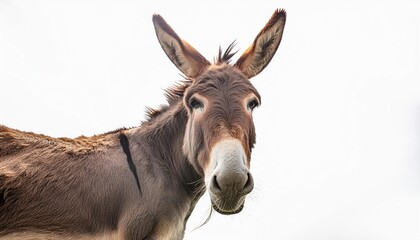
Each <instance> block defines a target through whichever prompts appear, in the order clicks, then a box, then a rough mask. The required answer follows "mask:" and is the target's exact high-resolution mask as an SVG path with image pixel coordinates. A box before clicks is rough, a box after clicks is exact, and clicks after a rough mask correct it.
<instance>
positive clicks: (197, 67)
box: [153, 14, 210, 78]
mask: <svg viewBox="0 0 420 240" xmlns="http://www.w3.org/2000/svg"><path fill="white" fill-rule="evenodd" d="M153 24H154V26H155V31H156V36H157V38H158V40H159V43H160V46H161V47H162V49H163V51H164V52H165V53H166V55H167V56H168V57H169V59H171V61H172V63H173V64H175V66H176V67H177V68H178V69H179V70H180V71H181V72H182V73H183V74H185V75H186V76H187V77H190V78H195V77H196V76H198V75H199V74H200V73H201V72H202V71H203V70H204V68H206V67H207V66H208V65H210V62H209V61H207V59H206V58H204V57H203V56H202V55H201V54H200V53H199V52H198V51H197V50H195V48H193V47H192V46H191V45H190V44H188V43H187V42H186V41H184V40H182V39H181V38H180V37H179V36H178V35H177V34H176V33H175V31H174V30H173V29H172V28H171V26H169V24H168V23H166V21H165V19H163V18H162V17H161V16H160V15H157V14H155V15H153Z"/></svg>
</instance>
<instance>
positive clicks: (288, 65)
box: [0, 0, 420, 240]
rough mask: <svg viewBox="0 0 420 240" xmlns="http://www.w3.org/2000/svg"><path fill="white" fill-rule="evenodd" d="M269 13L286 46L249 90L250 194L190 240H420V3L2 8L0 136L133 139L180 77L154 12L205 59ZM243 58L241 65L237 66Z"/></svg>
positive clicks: (302, 0) (17, 4)
mask: <svg viewBox="0 0 420 240" xmlns="http://www.w3.org/2000/svg"><path fill="white" fill-rule="evenodd" d="M276 8H285V9H286V10H287V13H288V15H287V23H286V28H285V32H284V36H283V41H282V43H281V45H280V48H279V50H278V52H277V54H276V56H275V57H274V59H273V60H272V62H271V64H270V65H269V66H268V67H267V68H266V69H265V70H264V72H263V73H262V74H260V75H259V76H257V77H255V78H254V79H252V82H253V83H254V85H255V86H256V88H257V89H258V90H259V92H260V94H261V95H262V102H263V104H262V106H261V107H260V108H259V109H258V110H256V111H255V112H254V117H255V124H256V127H257V134H258V137H257V145H256V148H255V150H254V153H253V158H252V172H253V174H254V177H255V181H256V187H255V190H254V191H253V192H252V193H251V195H250V196H249V197H248V199H247V201H246V206H245V209H244V210H243V212H241V213H240V214H238V215H235V216H222V215H219V214H214V216H213V217H212V219H211V220H210V222H209V223H208V224H207V225H205V226H203V227H202V228H199V229H198V230H195V231H192V230H193V229H194V228H195V227H197V226H199V225H200V224H201V223H202V222H203V221H204V220H205V218H206V217H207V214H208V212H209V200H208V196H207V195H205V196H204V197H203V199H202V201H201V202H200V203H199V204H198V206H197V208H196V209H195V211H194V214H193V216H192V217H191V218H190V221H189V223H188V226H187V230H186V239H296V240H297V239H302V240H307V239H309V240H312V239H320V240H329V239H331V240H337V239H339V240H346V239H357V240H363V239H368V240H376V239H378V240H384V239H395V240H403V239H406V240H407V239H420V70H419V69H420V17H419V16H420V2H419V1H415V0H412V1H410V0H398V1H397V0H395V1H387V0H383V1H379V0H377V1H374V0H363V1H362V0H355V1H349V0H338V1H327V0H320V1H311V0H295V1H292V0H289V1H288V0H282V1H242V0H241V1H239V0H237V1H221V0H220V1H219V0H217V1H216V0H212V1H208V2H199V1H192V0H191V1H168V2H163V1H140V0H139V1H128V0H123V1H99V0H95V1H94V0H87V1H81V0H78V1H61V0H50V1H29V0H27V1H7V0H0V124H4V125H6V126H9V127H12V128H17V129H20V130H25V131H33V132H36V133H44V134H47V135H51V136H56V137H59V136H67V137H76V136H79V135H82V134H83V135H93V134H98V133H102V132H106V131H109V130H113V129H116V128H119V127H123V126H125V127H130V126H138V125H139V123H140V121H141V120H142V119H144V108H145V106H152V107H153V106H157V105H159V104H162V103H165V100H164V97H163V90H162V89H164V88H166V87H168V86H170V85H171V84H173V83H174V82H175V81H176V80H180V79H181V77H180V76H179V75H178V73H179V72H178V70H177V69H176V68H175V67H174V66H173V65H172V63H171V62H170V61H169V59H167V57H166V56H165V54H164V53H163V51H162V50H161V49H160V46H159V44H158V41H157V39H156V36H155V33H154V29H153V25H152V21H151V17H152V14H153V13H160V14H162V15H163V16H164V17H165V19H166V20H167V21H168V22H169V24H171V25H172V27H173V28H174V29H175V30H176V31H177V32H178V34H179V35H180V36H181V37H182V38H184V39H186V40H187V41H189V42H190V43H191V44H192V45H193V46H194V47H196V48H197V49H198V50H200V51H201V53H202V54H203V55H204V56H206V57H207V58H208V59H209V60H212V59H213V57H214V56H215V55H216V53H217V49H218V46H219V44H221V45H222V46H224V47H226V46H227V45H228V44H229V43H230V42H231V41H233V40H235V39H237V43H238V48H239V49H241V50H240V52H242V51H243V50H244V49H246V48H247V47H248V46H249V44H251V42H252V41H253V39H254V37H255V36H256V34H257V33H258V32H259V30H260V29H261V28H262V27H263V26H264V24H265V23H266V22H267V20H268V19H269V17H270V16H271V14H272V13H273V11H274V10H275V9H276ZM237 57H239V56H237Z"/></svg>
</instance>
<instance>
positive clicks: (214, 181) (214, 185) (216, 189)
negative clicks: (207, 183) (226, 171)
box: [211, 175, 222, 192]
mask: <svg viewBox="0 0 420 240" xmlns="http://www.w3.org/2000/svg"><path fill="white" fill-rule="evenodd" d="M211 189H212V190H213V191H214V192H220V191H222V189H221V188H220V185H219V183H218V182H217V176H216V175H214V176H213V178H212V179H211Z"/></svg>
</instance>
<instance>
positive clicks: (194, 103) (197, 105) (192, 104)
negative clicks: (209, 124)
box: [190, 98, 203, 109]
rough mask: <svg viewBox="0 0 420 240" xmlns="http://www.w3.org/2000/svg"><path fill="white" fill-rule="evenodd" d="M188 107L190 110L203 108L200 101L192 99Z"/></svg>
mask: <svg viewBox="0 0 420 240" xmlns="http://www.w3.org/2000/svg"><path fill="white" fill-rule="evenodd" d="M190 107H191V108H192V109H198V108H203V104H202V103H201V102H200V101H198V100H197V99H195V98H193V99H191V101H190Z"/></svg>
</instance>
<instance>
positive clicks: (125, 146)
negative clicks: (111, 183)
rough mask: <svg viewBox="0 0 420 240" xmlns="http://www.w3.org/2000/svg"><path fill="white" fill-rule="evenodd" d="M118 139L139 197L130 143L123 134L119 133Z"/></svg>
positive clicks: (138, 182)
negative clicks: (134, 180)
mask: <svg viewBox="0 0 420 240" xmlns="http://www.w3.org/2000/svg"><path fill="white" fill-rule="evenodd" d="M119 138H120V144H121V147H122V149H123V151H124V153H125V155H126V156H127V162H128V166H129V167H130V171H131V172H132V173H133V175H134V178H135V179H136V183H137V187H138V188H139V191H140V195H141V194H142V192H141V187H140V180H139V176H138V175H137V168H136V165H135V164H134V162H133V158H132V157H131V152H130V143H129V142H128V138H127V136H126V135H125V134H124V133H123V132H120V135H119Z"/></svg>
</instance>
